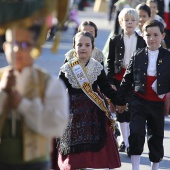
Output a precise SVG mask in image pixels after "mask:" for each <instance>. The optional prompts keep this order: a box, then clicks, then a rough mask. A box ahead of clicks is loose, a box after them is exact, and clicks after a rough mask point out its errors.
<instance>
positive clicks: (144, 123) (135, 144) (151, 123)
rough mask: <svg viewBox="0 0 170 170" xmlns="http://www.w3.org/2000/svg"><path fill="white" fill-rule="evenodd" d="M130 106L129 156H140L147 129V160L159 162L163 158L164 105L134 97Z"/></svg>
mask: <svg viewBox="0 0 170 170" xmlns="http://www.w3.org/2000/svg"><path fill="white" fill-rule="evenodd" d="M130 104H131V107H130V112H131V118H130V136H129V145H130V155H141V154H142V152H143V147H144V142H145V135H146V127H147V142H148V148H149V159H150V161H151V162H160V161H161V160H162V158H163V156H164V150H163V138H164V105H165V103H164V102H153V101H149V100H144V99H142V98H140V97H138V96H137V95H134V96H133V100H132V101H131V103H130Z"/></svg>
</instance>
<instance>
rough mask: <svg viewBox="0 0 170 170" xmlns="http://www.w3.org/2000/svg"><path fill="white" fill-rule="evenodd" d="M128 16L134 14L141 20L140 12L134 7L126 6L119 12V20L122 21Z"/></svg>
mask: <svg viewBox="0 0 170 170" xmlns="http://www.w3.org/2000/svg"><path fill="white" fill-rule="evenodd" d="M126 16H133V17H135V19H136V20H137V21H139V14H138V13H137V11H136V10H135V9H133V8H124V9H122V10H121V12H120V14H119V16H118V17H119V22H122V21H123V19H124V18H125V17H126Z"/></svg>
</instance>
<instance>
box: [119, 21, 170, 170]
mask: <svg viewBox="0 0 170 170" xmlns="http://www.w3.org/2000/svg"><path fill="white" fill-rule="evenodd" d="M164 37H165V33H164V26H163V24H162V23H161V22H159V21H158V20H148V21H147V22H146V23H145V24H144V26H143V38H144V40H145V42H146V44H147V47H146V48H143V49H139V50H137V51H135V52H134V54H133V56H132V58H131V60H130V63H129V65H128V67H127V69H126V72H125V75H124V77H123V80H122V83H121V86H120V88H119V97H120V98H121V99H122V100H124V97H125V96H126V95H127V91H128V89H130V88H131V87H132V84H133V90H134V92H133V99H131V102H130V111H131V119H130V136H129V145H130V146H129V153H130V155H131V161H132V167H133V170H139V164H140V155H141V154H142V152H143V146H144V142H145V134H146V130H145V127H146V125H147V137H148V147H149V159H150V161H151V162H152V170H158V167H159V162H160V161H161V160H162V158H163V155H164V151H163V138H164V104H165V95H166V93H168V92H169V91H170V72H169V66H170V51H168V50H166V49H164V48H162V47H161V45H160V44H161V41H162V40H163V39H164ZM120 108H121V107H119V106H118V107H117V109H118V110H120ZM146 122H147V123H146Z"/></svg>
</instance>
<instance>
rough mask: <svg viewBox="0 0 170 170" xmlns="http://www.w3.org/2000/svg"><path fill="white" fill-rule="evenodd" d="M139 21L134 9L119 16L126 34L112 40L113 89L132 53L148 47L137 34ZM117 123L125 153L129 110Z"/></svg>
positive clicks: (109, 67)
mask: <svg viewBox="0 0 170 170" xmlns="http://www.w3.org/2000/svg"><path fill="white" fill-rule="evenodd" d="M138 21H139V15H138V13H137V11H136V10H134V9H132V8H124V9H123V10H122V11H121V12H120V14H119V23H120V26H121V27H122V29H123V30H124V32H123V33H122V34H119V35H116V36H114V37H112V38H111V39H110V42H109V54H108V61H107V64H108V75H107V77H108V79H109V81H110V84H111V85H112V87H113V88H117V89H118V88H119V86H120V82H121V81H122V78H123V74H124V72H125V70H126V67H127V65H128V64H129V61H130V57H131V55H132V53H133V52H134V51H135V50H137V49H138V48H143V47H145V46H146V44H145V41H144V40H143V38H142V37H141V36H139V35H138V34H137V33H136V32H135V28H136V26H137V25H138ZM127 102H128V101H127ZM117 121H118V122H120V129H121V133H122V138H123V142H122V144H121V145H120V148H119V151H120V152H125V150H126V149H127V148H128V147H129V142H128V137H129V121H130V113H129V111H128V109H126V111H125V112H124V113H123V114H117Z"/></svg>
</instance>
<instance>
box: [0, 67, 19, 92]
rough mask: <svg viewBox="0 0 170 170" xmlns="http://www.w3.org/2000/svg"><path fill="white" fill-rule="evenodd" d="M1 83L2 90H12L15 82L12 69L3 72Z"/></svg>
mask: <svg viewBox="0 0 170 170" xmlns="http://www.w3.org/2000/svg"><path fill="white" fill-rule="evenodd" d="M1 84H2V86H1V87H2V90H4V91H5V92H7V93H9V92H10V91H12V89H13V88H14V87H15V84H16V78H15V75H14V71H13V69H11V70H9V71H8V72H5V73H4V75H3V77H2V81H1Z"/></svg>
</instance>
